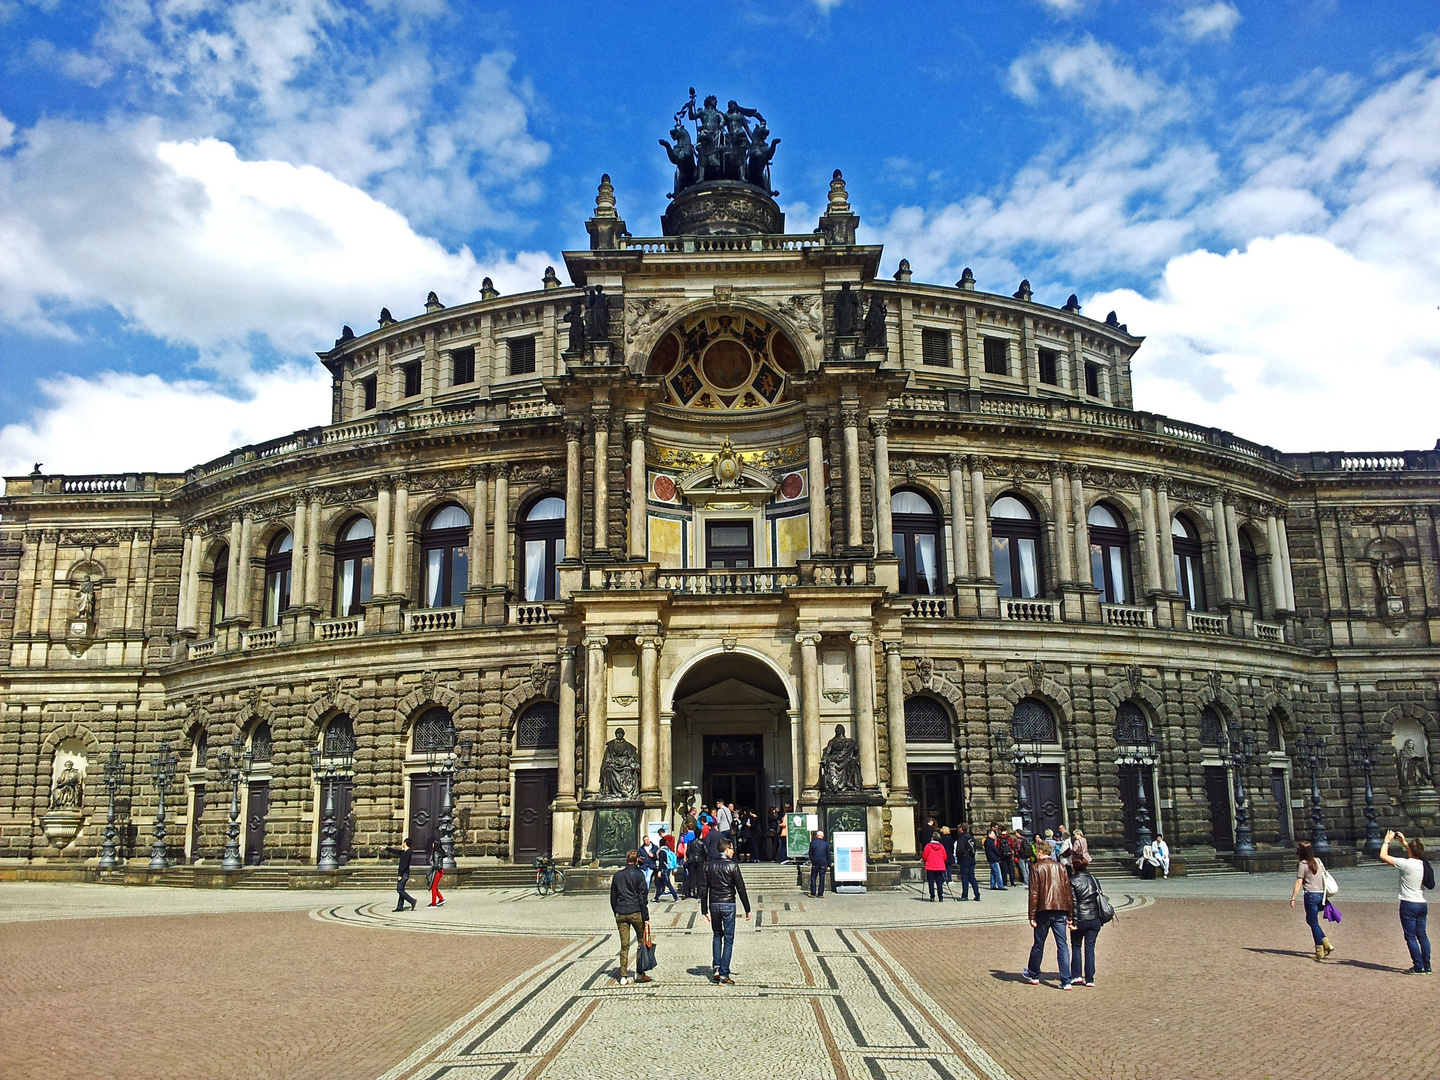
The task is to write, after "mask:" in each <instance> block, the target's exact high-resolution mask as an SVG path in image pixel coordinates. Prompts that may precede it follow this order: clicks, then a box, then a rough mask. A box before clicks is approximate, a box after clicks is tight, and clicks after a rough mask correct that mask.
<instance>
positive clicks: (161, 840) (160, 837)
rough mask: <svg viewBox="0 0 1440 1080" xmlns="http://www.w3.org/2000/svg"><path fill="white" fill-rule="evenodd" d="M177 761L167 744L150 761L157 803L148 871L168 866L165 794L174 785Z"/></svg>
mask: <svg viewBox="0 0 1440 1080" xmlns="http://www.w3.org/2000/svg"><path fill="white" fill-rule="evenodd" d="M176 764H177V759H176V757H175V755H174V754H173V753H172V752H171V750H170V744H169V743H168V742H162V743H161V744H160V752H159V753H158V754H156V755H155V756H154V757H152V758H151V759H150V782H151V783H152V784H154V785H155V794H156V795H158V796H159V801H158V803H157V804H156V808H155V842H154V843H152V844H151V845H150V869H151V870H165V869H167V868H168V867H169V866H170V859H169V854H168V852H169V849H168V848H167V847H166V844H165V793H166V792H167V791H169V790H170V788H171V787H172V786H173V785H174V783H175V766H176Z"/></svg>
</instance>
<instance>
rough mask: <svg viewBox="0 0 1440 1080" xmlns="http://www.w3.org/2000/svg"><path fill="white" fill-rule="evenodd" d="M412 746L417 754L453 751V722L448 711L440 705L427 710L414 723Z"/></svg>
mask: <svg viewBox="0 0 1440 1080" xmlns="http://www.w3.org/2000/svg"><path fill="white" fill-rule="evenodd" d="M412 746H413V748H414V752H415V753H417V754H423V753H425V752H426V751H427V750H429V751H435V750H438V751H441V752H442V753H443V752H444V751H447V750H453V749H455V721H454V720H452V719H450V710H449V709H446V708H444V707H443V706H440V705H436V706H434V707H433V708H431V709H427V710H426V712H425V714H424V715H423V716H421V717H420V719H419V720H416V721H415V733H414V735H413V737H412Z"/></svg>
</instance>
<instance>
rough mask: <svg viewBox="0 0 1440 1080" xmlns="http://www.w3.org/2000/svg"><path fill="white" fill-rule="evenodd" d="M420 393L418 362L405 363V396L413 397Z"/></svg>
mask: <svg viewBox="0 0 1440 1080" xmlns="http://www.w3.org/2000/svg"><path fill="white" fill-rule="evenodd" d="M419 393H420V365H419V363H414V364H406V365H405V396H406V397H415V396H417V395H418V394H419Z"/></svg>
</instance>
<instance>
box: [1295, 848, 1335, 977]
mask: <svg viewBox="0 0 1440 1080" xmlns="http://www.w3.org/2000/svg"><path fill="white" fill-rule="evenodd" d="M1295 859H1296V866H1295V888H1293V889H1292V890H1291V891H1290V906H1291V907H1292V908H1293V907H1294V906H1295V898H1296V897H1298V896H1299V895H1300V893H1301V892H1302V891H1303V892H1304V893H1305V921H1306V922H1307V923H1309V924H1310V936H1311V937H1313V938H1314V939H1315V962H1316V963H1317V964H1318V963H1319V962H1320V961H1321V960H1324V959H1325V958H1326V957H1327V956H1329V955H1330V954H1331V953H1332V952H1334V951H1335V946H1334V945H1331V944H1330V939H1329V938H1328V937H1326V936H1325V931H1324V929H1323V928H1322V927H1321V926H1320V912H1322V911H1323V910H1325V893H1326V891H1327V890H1326V888H1325V879H1326V878H1328V877H1329V876H1330V873H1329V871H1327V870H1326V869H1325V864H1324V863H1323V862H1321V861H1320V860H1319V859H1317V858H1316V857H1315V849H1314V848H1313V847H1311V846H1310V843H1309V841H1307V840H1302V841H1300V843H1298V844H1296V845H1295Z"/></svg>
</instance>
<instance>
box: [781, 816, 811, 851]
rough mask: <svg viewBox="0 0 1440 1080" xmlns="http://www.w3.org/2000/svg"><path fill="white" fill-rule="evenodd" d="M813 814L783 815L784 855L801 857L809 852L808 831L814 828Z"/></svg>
mask: <svg viewBox="0 0 1440 1080" xmlns="http://www.w3.org/2000/svg"><path fill="white" fill-rule="evenodd" d="M814 821H815V815H814V814H786V815H785V857H786V858H787V859H803V858H805V857H806V856H807V855H809V854H810V832H811V830H812V829H813V828H814V824H813V823H814Z"/></svg>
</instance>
